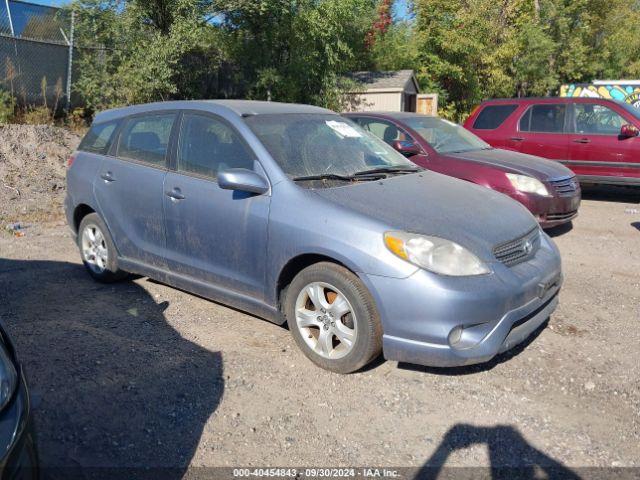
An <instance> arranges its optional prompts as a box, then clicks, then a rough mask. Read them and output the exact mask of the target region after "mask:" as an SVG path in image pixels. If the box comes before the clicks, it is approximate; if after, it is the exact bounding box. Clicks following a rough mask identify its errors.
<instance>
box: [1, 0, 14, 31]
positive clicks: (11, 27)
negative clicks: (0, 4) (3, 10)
mask: <svg viewBox="0 0 640 480" xmlns="http://www.w3.org/2000/svg"><path fill="white" fill-rule="evenodd" d="M4 4H5V5H6V6H7V17H9V28H10V29H11V36H12V37H15V36H16V32H15V31H14V30H13V18H11V7H10V6H9V0H5V2H4Z"/></svg>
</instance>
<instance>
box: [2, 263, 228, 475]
mask: <svg viewBox="0 0 640 480" xmlns="http://www.w3.org/2000/svg"><path fill="white" fill-rule="evenodd" d="M167 306H168V303H166V302H165V303H161V304H157V303H156V302H155V301H154V299H153V298H152V297H151V296H150V295H149V294H148V293H147V292H146V291H145V290H144V289H142V288H141V287H140V286H138V285H137V284H136V283H133V282H127V281H125V282H122V283H117V284H113V285H102V284H98V283H96V282H94V281H93V280H92V279H91V278H90V277H89V275H88V274H87V273H85V271H84V268H83V267H82V266H81V265H78V264H72V263H64V262H47V261H14V260H6V259H0V318H1V319H2V321H3V322H4V323H5V325H6V327H7V330H8V332H9V334H10V335H11V336H12V339H13V341H14V343H15V345H16V348H17V354H18V356H19V359H20V360H21V361H22V363H23V365H24V367H25V370H26V374H27V382H28V385H29V387H30V390H31V397H32V404H33V414H34V421H35V428H36V436H37V445H38V450H39V455H40V462H41V466H42V467H43V471H44V474H45V475H44V476H45V478H52V479H60V480H63V479H65V480H66V479H69V478H143V477H144V478H153V479H155V480H160V479H162V480H164V479H171V480H173V479H176V480H177V479H180V478H182V477H183V475H184V474H185V472H186V469H187V467H188V465H189V463H190V461H191V459H192V458H193V455H194V453H195V451H196V448H197V446H198V442H199V441H200V437H201V434H202V430H203V427H204V425H205V423H206V422H207V420H208V418H209V417H210V416H211V414H212V413H213V412H214V411H215V410H216V408H217V406H218V404H219V402H220V399H221V397H222V392H223V390H224V379H223V364H222V358H221V355H220V353H218V352H210V351H208V350H206V349H203V348H201V347H200V346H198V345H196V344H194V343H192V342H190V341H189V340H186V339H184V338H183V337H182V336H181V335H180V334H179V333H178V332H176V331H175V330H174V329H173V328H172V327H171V326H170V325H169V324H168V323H167V321H166V319H165V317H164V314H163V312H164V310H165V309H166V308H167Z"/></svg>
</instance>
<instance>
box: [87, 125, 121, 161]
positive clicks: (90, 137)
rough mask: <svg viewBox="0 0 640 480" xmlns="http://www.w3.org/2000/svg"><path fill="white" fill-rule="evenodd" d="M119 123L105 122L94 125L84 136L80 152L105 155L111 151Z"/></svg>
mask: <svg viewBox="0 0 640 480" xmlns="http://www.w3.org/2000/svg"><path fill="white" fill-rule="evenodd" d="M117 126H118V122H105V123H99V124H97V125H92V126H91V129H90V130H89V132H87V134H86V135H85V136H84V138H83V139H82V141H81V142H80V145H79V146H78V150H80V151H82V152H91V153H98V154H101V155H104V154H105V153H107V151H108V150H109V145H110V144H111V139H112V138H113V134H114V133H115V131H116V128H117Z"/></svg>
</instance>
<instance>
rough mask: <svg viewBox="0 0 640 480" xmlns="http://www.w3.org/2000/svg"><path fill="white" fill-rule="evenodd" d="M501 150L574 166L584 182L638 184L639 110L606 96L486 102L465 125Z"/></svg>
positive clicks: (639, 164)
mask: <svg viewBox="0 0 640 480" xmlns="http://www.w3.org/2000/svg"><path fill="white" fill-rule="evenodd" d="M464 126H465V127H466V128H467V129H468V130H470V131H472V132H473V133H475V134H476V135H478V136H479V137H480V138H482V139H483V140H485V141H486V142H488V143H489V144H491V145H493V146H494V147H497V148H504V149H508V150H514V151H517V152H522V153H530V154H532V155H539V156H542V157H545V158H549V159H551V160H557V161H559V162H562V163H564V164H565V165H567V166H568V167H569V168H571V169H572V170H573V171H574V172H575V173H576V175H577V176H578V179H579V180H580V181H581V182H583V183H605V184H614V185H632V186H640V137H639V136H638V135H639V134H640V109H637V108H635V107H633V106H631V105H629V104H627V103H622V102H617V101H615V100H607V99H603V98H518V99H511V100H489V101H486V102H484V103H482V104H481V105H480V106H479V107H478V108H476V110H474V112H473V113H472V114H471V116H470V117H469V118H468V119H467V121H466V122H465V125H464Z"/></svg>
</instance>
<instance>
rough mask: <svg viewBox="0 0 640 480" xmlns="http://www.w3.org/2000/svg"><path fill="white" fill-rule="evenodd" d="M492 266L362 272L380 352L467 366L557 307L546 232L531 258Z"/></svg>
mask: <svg viewBox="0 0 640 480" xmlns="http://www.w3.org/2000/svg"><path fill="white" fill-rule="evenodd" d="M491 267H492V270H493V273H491V274H489V275H483V276H478V277H457V278H456V277H443V276H439V275H435V274H433V273H430V272H426V271H424V270H420V271H418V272H416V273H415V274H414V275H412V276H410V277H409V278H406V279H393V278H388V277H379V276H378V277H376V276H371V275H367V276H365V277H366V278H364V281H365V283H367V284H368V287H369V289H370V291H371V292H372V293H373V295H374V298H375V299H376V303H377V305H378V309H379V310H380V314H381V318H382V324H383V330H384V335H383V353H384V356H385V358H386V359H388V360H396V361H401V362H408V363H415V364H420V365H427V366H433V367H453V366H462V365H470V364H475V363H482V362H486V361H489V360H491V359H492V358H493V357H494V356H495V355H497V354H498V353H501V352H504V351H506V350H508V349H510V348H512V347H514V346H515V345H517V344H519V343H521V342H523V341H524V340H526V339H527V338H528V337H529V336H530V335H531V334H532V333H533V332H534V331H535V330H537V329H538V328H539V327H540V326H541V325H543V324H544V323H545V321H546V320H547V319H548V318H549V315H551V313H552V312H553V311H554V310H555V309H556V307H557V305H558V295H559V291H560V287H561V284H562V273H561V265H560V257H559V254H558V251H557V249H556V247H555V246H554V245H552V243H551V240H549V239H548V238H546V235H545V236H544V238H543V241H542V245H541V248H540V249H539V250H538V252H537V253H536V254H535V256H534V257H533V258H532V259H530V260H529V261H527V262H524V263H521V264H519V265H516V266H514V267H511V268H509V267H506V266H504V265H502V264H501V263H494V264H491ZM456 330H457V331H459V332H462V333H460V335H459V336H457V335H455V334H454V332H455V331H456Z"/></svg>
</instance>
